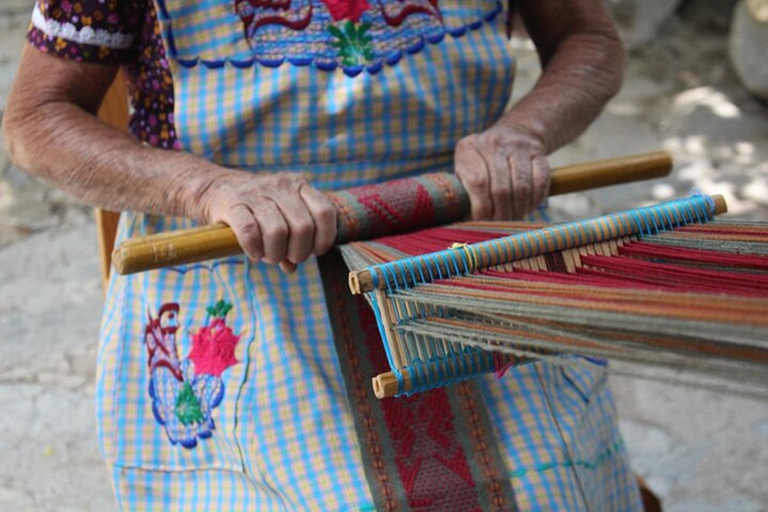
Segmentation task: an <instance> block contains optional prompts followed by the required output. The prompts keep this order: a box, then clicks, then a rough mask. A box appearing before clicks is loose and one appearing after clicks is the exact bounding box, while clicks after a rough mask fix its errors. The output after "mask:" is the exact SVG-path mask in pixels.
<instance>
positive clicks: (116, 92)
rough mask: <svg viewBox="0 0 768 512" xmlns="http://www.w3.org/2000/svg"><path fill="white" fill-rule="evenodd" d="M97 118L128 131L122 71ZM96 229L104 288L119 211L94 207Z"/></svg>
mask: <svg viewBox="0 0 768 512" xmlns="http://www.w3.org/2000/svg"><path fill="white" fill-rule="evenodd" d="M99 119H101V120H102V121H105V122H107V123H109V124H111V125H112V126H114V127H115V128H118V129H120V130H124V131H128V88H127V87H126V85H125V79H124V77H123V74H122V72H120V73H118V74H117V76H116V77H115V81H114V82H113V83H112V85H111V86H110V88H109V90H108V91H107V94H106V96H104V101H102V103H101V107H100V108H99ZM95 214H96V229H97V231H98V239H99V260H100V264H101V280H102V284H103V286H104V290H105V291H106V289H107V283H108V282H109V272H110V268H111V266H112V249H114V247H115V235H116V234H117V223H118V221H119V220H120V212H111V211H109V210H102V209H101V208H96V212H95Z"/></svg>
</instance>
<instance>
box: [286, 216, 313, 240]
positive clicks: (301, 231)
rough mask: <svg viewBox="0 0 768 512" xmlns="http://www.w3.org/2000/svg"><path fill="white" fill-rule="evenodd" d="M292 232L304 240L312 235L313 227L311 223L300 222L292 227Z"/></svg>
mask: <svg viewBox="0 0 768 512" xmlns="http://www.w3.org/2000/svg"><path fill="white" fill-rule="evenodd" d="M292 231H293V233H294V235H296V236H297V237H301V238H305V237H308V236H311V235H312V233H313V232H314V231H315V225H314V224H313V223H312V222H311V221H306V220H302V221H299V222H297V223H296V224H295V225H294V227H293V230H292Z"/></svg>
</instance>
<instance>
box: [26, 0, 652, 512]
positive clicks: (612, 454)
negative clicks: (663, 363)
mask: <svg viewBox="0 0 768 512" xmlns="http://www.w3.org/2000/svg"><path fill="white" fill-rule="evenodd" d="M115 1H122V0H115ZM156 7H157V12H158V19H159V22H160V26H161V30H162V34H163V40H164V45H165V51H166V55H167V56H168V64H169V67H170V69H171V71H172V76H173V88H174V94H175V129H176V132H177V134H178V138H179V141H180V143H181V145H182V146H183V147H184V149H185V150H187V151H190V152H193V153H196V154H198V155H201V156H203V157H205V158H207V159H209V160H212V161H214V162H217V163H219V164H221V165H225V166H230V167H237V168H241V169H247V170H252V171H258V172H262V171H264V172H270V171H300V172H305V173H307V175H308V176H309V177H310V179H311V181H312V182H313V183H314V184H315V185H316V186H318V187H319V188H323V189H340V188H346V187H349V186H354V185H361V184H365V183H371V182H378V181H384V180H387V179H390V178H393V177H396V176H402V175H409V174H416V173H421V172H427V171H435V170H450V169H451V167H452V161H451V159H452V154H453V151H454V147H455V144H456V141H457V140H458V139H459V138H461V137H462V136H464V135H467V134H470V133H472V132H478V131H482V130H483V129H485V128H487V127H488V126H490V125H491V124H492V123H493V122H494V121H495V120H496V119H498V117H499V116H500V115H501V113H502V111H503V109H504V107H505V105H506V104H507V101H508V99H509V94H510V92H511V86H512V79H513V76H514V59H513V58H512V56H511V55H510V53H509V51H508V50H509V49H508V46H507V41H506V30H505V29H506V27H505V14H506V13H505V12H503V11H504V9H503V8H502V6H501V4H499V3H497V2H496V1H495V0H473V1H471V0H440V1H438V0H406V1H403V0H349V1H341V0H291V1H285V2H276V1H273V0H236V1H223V0H157V4H156ZM75 11H76V9H74V10H73V12H75ZM59 14H61V13H59ZM73 16H74V14H73ZM36 26H37V28H38V29H39V30H43V31H45V30H49V29H51V27H53V28H54V29H56V30H57V33H56V34H55V36H56V37H58V38H61V37H65V38H66V37H67V34H70V35H71V31H67V30H66V29H67V27H66V26H65V24H62V23H59V21H57V22H56V24H46V23H44V22H38V23H37V25H36ZM78 26H79V25H78ZM41 27H42V28H41ZM62 27H63V28H62ZM85 32H87V31H84V30H79V29H78V30H77V31H75V33H76V35H77V34H79V35H82V33H85ZM91 42H93V41H91ZM70 43H73V44H76V43H77V41H70ZM100 44H106V45H108V44H109V41H108V40H105V41H102V42H101V43H100ZM191 224H192V223H191V222H190V221H187V220H183V219H178V218H158V217H153V216H147V215H143V214H139V213H126V214H124V215H123V216H122V219H121V224H120V228H119V232H118V242H119V241H121V240H124V239H125V238H127V237H130V236H136V235H143V234H148V233H152V232H156V231H161V230H170V229H179V228H184V227H189V226H190V225H191ZM331 314H332V313H331ZM328 315H329V312H328V311H327V310H326V307H325V300H324V297H323V288H322V285H321V281H320V274H319V270H318V267H317V264H316V262H315V261H314V260H310V261H308V262H307V263H305V264H303V265H301V266H300V267H299V269H298V271H297V272H296V273H295V274H293V275H291V276H285V275H283V274H281V273H280V272H279V271H278V270H276V269H275V268H272V267H270V266H267V265H262V264H252V263H250V262H249V261H247V260H246V259H245V258H244V257H235V258H229V259H224V260H219V261H216V262H214V263H208V264H195V265H186V266H182V267H177V268H170V269H165V270H159V271H153V272H148V273H145V274H140V275H134V276H128V277H118V276H113V277H112V279H111V281H110V286H109V291H108V300H107V304H106V308H105V313H104V322H103V326H102V331H101V342H100V350H99V354H98V373H97V397H96V398H97V409H98V411H97V412H98V414H97V416H98V419H99V435H100V442H101V445H102V450H103V452H104V455H105V457H106V459H107V461H108V464H109V465H110V467H111V469H112V474H113V478H114V485H115V490H116V494H117V498H118V502H119V504H120V505H121V507H122V508H123V509H125V510H276V511H277V510H279V511H285V510H358V511H359V510H372V506H373V500H372V497H371V492H370V490H369V487H368V483H367V482H366V480H365V475H364V471H363V467H362V459H361V455H360V451H359V445H358V442H357V439H356V434H355V429H354V425H353V421H352V418H351V413H350V407H349V404H348V403H347V402H346V399H345V393H344V389H343V385H344V384H343V382H342V379H341V377H340V369H339V362H338V358H337V355H336V353H335V350H334V344H333V340H332V338H331V331H330V324H329V317H328ZM603 370H604V369H603V368H602V367H600V366H598V365H596V366H595V368H594V369H585V368H584V367H574V368H559V367H550V366H547V365H544V364H536V365H529V366H526V367H523V368H519V369H512V370H510V371H509V372H508V373H507V374H506V376H505V377H504V378H503V379H501V380H499V381H497V380H496V379H495V378H494V377H487V378H485V379H483V380H482V384H481V389H482V391H483V396H484V400H485V404H484V406H485V407H487V408H488V410H489V413H490V415H491V418H492V419H493V422H494V423H495V425H496V428H497V431H496V434H497V436H498V440H499V444H500V445H502V446H503V447H504V450H503V452H504V453H503V457H504V460H505V463H506V465H507V467H508V470H509V478H510V480H511V482H512V485H513V487H514V491H515V495H516V498H517V500H518V504H519V506H520V508H521V510H592V511H598V510H601V511H602V510H608V511H610V510H617V511H628V510H637V509H639V508H640V504H639V493H638V490H637V486H636V483H635V481H634V478H633V476H632V474H631V472H630V470H629V467H628V463H627V456H626V451H625V450H624V447H623V445H622V441H621V437H620V435H619V433H618V429H617V425H616V420H615V412H614V409H613V404H612V399H611V395H610V392H609V390H608V389H607V387H606V382H605V375H604V371H603Z"/></svg>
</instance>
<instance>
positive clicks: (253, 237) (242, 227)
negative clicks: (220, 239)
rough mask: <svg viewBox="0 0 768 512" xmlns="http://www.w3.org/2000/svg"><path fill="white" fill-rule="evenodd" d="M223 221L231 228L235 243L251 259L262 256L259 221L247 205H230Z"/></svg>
mask: <svg viewBox="0 0 768 512" xmlns="http://www.w3.org/2000/svg"><path fill="white" fill-rule="evenodd" d="M224 222H225V223H226V224H227V225H229V227H230V228H232V231H234V232H235V237H236V238H237V243H239V244H240V247H242V248H243V252H245V254H246V255H247V256H248V257H249V258H250V259H251V260H252V261H261V259H262V258H263V257H264V243H263V240H262V236H261V229H260V228H259V223H258V221H257V220H256V218H255V217H254V215H253V211H251V209H250V208H249V207H248V205H246V204H243V203H240V204H236V205H234V206H232V207H231V208H230V209H229V210H228V211H227V214H226V216H225V218H224Z"/></svg>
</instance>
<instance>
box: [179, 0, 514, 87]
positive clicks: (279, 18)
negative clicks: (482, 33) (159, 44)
mask: <svg viewBox="0 0 768 512" xmlns="http://www.w3.org/2000/svg"><path fill="white" fill-rule="evenodd" d="M501 10H502V9H501V4H497V5H496V6H495V8H494V10H493V11H491V12H488V13H486V14H484V15H483V16H482V17H481V18H480V19H478V20H476V21H474V22H472V23H470V24H469V25H467V26H461V27H446V26H445V25H444V23H443V16H442V13H441V12H440V9H439V6H438V0H235V11H236V12H237V14H238V15H239V16H240V19H241V21H242V22H243V28H244V33H245V37H246V39H247V40H248V43H249V45H250V47H251V50H252V51H253V54H254V60H253V61H245V62H244V61H237V62H234V61H232V64H233V65H235V66H237V67H248V66H250V65H252V64H253V63H254V62H258V63H260V64H262V65H264V66H268V67H277V66H280V65H282V64H283V63H284V62H286V61H287V62H289V63H291V64H294V65H296V66H306V65H311V64H313V65H314V66H315V67H317V68H318V69H322V70H326V71H331V70H334V69H336V68H337V67H339V66H341V67H342V69H343V70H344V72H345V73H346V74H347V75H349V76H355V75H357V74H359V73H360V72H362V71H363V70H366V71H368V72H369V73H371V74H375V73H377V72H379V71H380V70H381V69H382V66H383V64H388V65H394V64H396V63H397V62H398V61H400V59H401V58H402V57H403V55H404V54H412V53H417V52H419V51H421V49H423V48H424V46H425V43H431V44H437V43H439V42H440V41H442V40H443V39H444V37H445V35H446V34H451V35H452V36H454V37H460V36H461V35H463V34H464V33H466V31H467V30H468V29H469V30H476V29H478V28H480V26H482V24H483V22H484V21H490V20H492V19H494V18H495V17H496V16H497V15H498V14H499V13H500V12H501ZM177 60H178V62H179V63H180V64H181V65H182V66H186V67H191V66H195V65H197V64H198V63H199V62H202V64H203V65H206V66H208V67H211V68H214V67H220V66H221V65H223V64H224V62H226V59H225V60H222V61H201V60H200V59H198V58H194V59H188V58H180V57H177Z"/></svg>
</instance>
